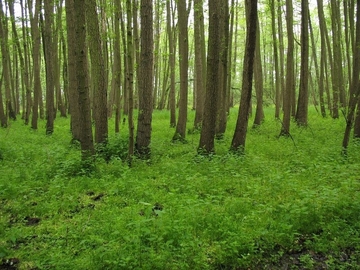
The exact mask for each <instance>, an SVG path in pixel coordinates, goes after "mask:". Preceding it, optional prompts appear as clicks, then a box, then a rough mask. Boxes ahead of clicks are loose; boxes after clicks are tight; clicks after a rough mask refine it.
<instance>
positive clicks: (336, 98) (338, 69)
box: [330, 0, 345, 118]
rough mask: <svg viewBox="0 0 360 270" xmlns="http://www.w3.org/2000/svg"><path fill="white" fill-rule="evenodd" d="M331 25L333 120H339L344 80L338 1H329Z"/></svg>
mask: <svg viewBox="0 0 360 270" xmlns="http://www.w3.org/2000/svg"><path fill="white" fill-rule="evenodd" d="M330 3H331V12H332V13H331V25H332V44H333V60H334V61H333V67H332V70H333V72H332V77H333V115H332V116H333V118H339V104H340V106H341V107H344V106H345V100H344V95H345V94H344V93H345V90H344V89H343V88H344V79H343V69H342V55H341V33H340V31H339V27H340V23H341V22H340V7H339V3H338V0H331V1H330Z"/></svg>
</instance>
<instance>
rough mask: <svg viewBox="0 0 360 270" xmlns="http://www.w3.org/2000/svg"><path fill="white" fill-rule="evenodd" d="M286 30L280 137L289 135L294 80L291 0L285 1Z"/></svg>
mask: <svg viewBox="0 0 360 270" xmlns="http://www.w3.org/2000/svg"><path fill="white" fill-rule="evenodd" d="M286 28H287V33H288V36H287V38H288V48H287V58H286V70H287V73H286V87H285V90H284V100H283V111H284V114H283V121H282V126H281V131H280V136H289V135H290V121H291V96H292V93H293V91H294V89H295V78H294V30H293V6H292V1H291V0H286Z"/></svg>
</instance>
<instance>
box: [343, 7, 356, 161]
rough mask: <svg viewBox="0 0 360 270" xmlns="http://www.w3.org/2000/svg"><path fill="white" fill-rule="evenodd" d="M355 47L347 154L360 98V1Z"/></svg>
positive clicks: (345, 140)
mask: <svg viewBox="0 0 360 270" xmlns="http://www.w3.org/2000/svg"><path fill="white" fill-rule="evenodd" d="M355 38H356V39H355V47H354V52H353V54H354V55H353V57H354V58H353V59H354V60H353V71H352V73H353V76H352V82H351V84H350V100H349V109H348V112H347V115H346V127H345V132H344V138H343V142H342V147H343V153H344V154H345V155H346V154H347V148H348V145H349V140H350V132H351V128H352V125H353V121H354V114H355V110H356V106H357V104H358V101H359V96H360V87H359V85H360V83H359V75H360V0H358V1H357V12H356V37H355Z"/></svg>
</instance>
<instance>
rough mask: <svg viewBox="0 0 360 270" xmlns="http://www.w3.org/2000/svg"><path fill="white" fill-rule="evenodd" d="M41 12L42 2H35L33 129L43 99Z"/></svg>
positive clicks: (33, 25)
mask: <svg viewBox="0 0 360 270" xmlns="http://www.w3.org/2000/svg"><path fill="white" fill-rule="evenodd" d="M40 10H41V0H35V12H34V16H33V17H32V19H31V31H32V35H33V47H32V51H33V54H32V56H33V69H34V86H33V87H34V101H33V108H32V118H31V128H32V129H37V128H38V116H39V102H40V98H41V92H42V90H41V69H40V43H41V39H40V31H39V14H40Z"/></svg>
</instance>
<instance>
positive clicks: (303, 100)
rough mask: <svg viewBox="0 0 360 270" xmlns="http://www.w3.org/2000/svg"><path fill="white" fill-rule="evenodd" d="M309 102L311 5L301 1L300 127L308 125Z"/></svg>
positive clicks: (298, 109)
mask: <svg viewBox="0 0 360 270" xmlns="http://www.w3.org/2000/svg"><path fill="white" fill-rule="evenodd" d="M308 100H309V3H308V0H301V70H300V89H299V98H298V106H297V111H296V117H295V120H296V123H297V124H298V125H299V126H307V124H308Z"/></svg>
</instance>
